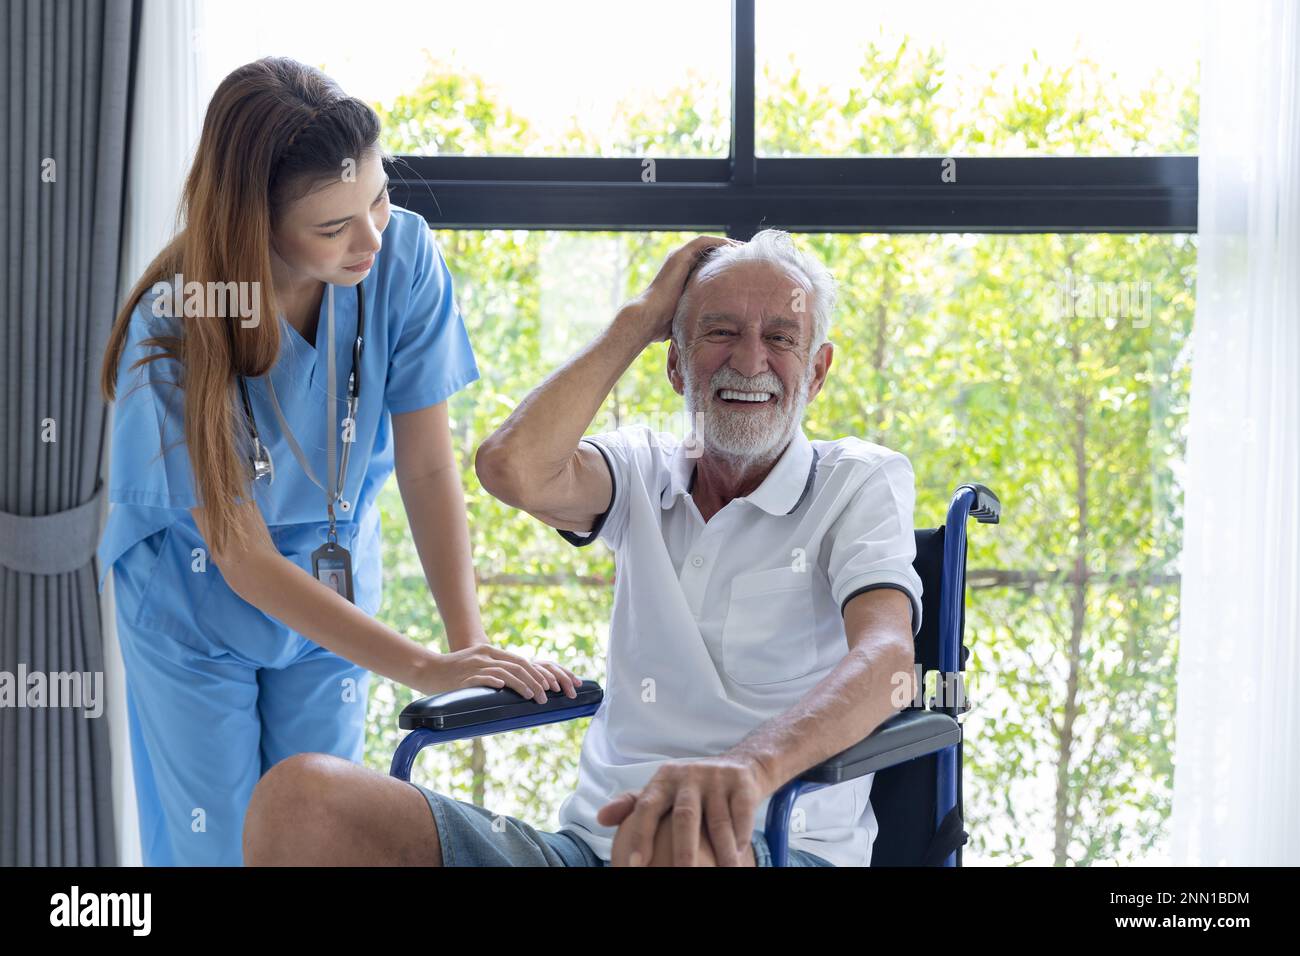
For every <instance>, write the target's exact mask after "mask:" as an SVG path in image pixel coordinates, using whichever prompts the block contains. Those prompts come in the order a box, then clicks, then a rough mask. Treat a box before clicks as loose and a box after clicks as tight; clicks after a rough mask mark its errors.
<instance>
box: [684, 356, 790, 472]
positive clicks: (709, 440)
mask: <svg viewBox="0 0 1300 956" xmlns="http://www.w3.org/2000/svg"><path fill="white" fill-rule="evenodd" d="M812 375H813V363H812V362H811V361H809V363H808V367H807V369H806V370H805V371H804V376H803V381H801V382H800V383H799V389H798V394H797V395H796V396H795V400H794V403H793V404H792V405H791V406H790V407H789V409H788V410H783V408H782V404H781V403H782V401H783V400H784V398H785V395H784V394H783V389H782V386H781V382H780V379H778V378H777V377H776V375H774V374H773V373H771V372H767V373H765V374H763V375H758V376H755V377H754V378H750V379H746V378H744V377H743V376H741V375H739V374H737V373H736V372H735V371H734V370H733V369H730V368H728V367H727V366H723V367H722V368H720V369H718V371H717V372H715V373H714V375H713V379H712V381H710V382H709V383H708V384H707V385H705V384H704V383H702V382H699V381H697V380H696V379H695V377H694V376H693V375H692V373H691V370H690V365H689V363H685V362H684V363H683V364H682V384H683V386H684V388H683V391H684V392H685V393H686V412H687V416H688V419H689V420H690V422H691V423H692V424H693V426H694V428H695V435H694V436H693V440H695V441H698V442H700V443H701V444H702V445H703V446H704V448H705V449H707V450H708V451H709V452H710V453H711V454H714V455H717V456H719V457H721V458H726V459H729V460H731V461H733V462H736V463H737V464H740V465H742V466H748V465H755V464H765V463H767V462H770V461H775V460H776V459H777V458H778V457H779V456H780V454H781V452H782V451H783V450H784V449H785V447H786V445H788V444H789V443H790V439H791V438H793V437H794V433H795V431H796V430H797V429H798V428H799V427H800V426H801V425H802V424H803V416H804V411H805V409H806V408H807V406H808V386H809V384H811V382H812ZM719 388H737V389H741V390H747V391H761V392H772V393H773V394H774V395H776V398H777V401H776V403H775V404H772V405H769V406H766V407H764V408H763V409H762V410H746V409H741V408H733V407H732V406H729V405H727V404H725V403H724V402H721V401H715V400H714V398H713V396H714V394H715V393H716V392H717V390H718V389H719Z"/></svg>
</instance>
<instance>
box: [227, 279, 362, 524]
mask: <svg viewBox="0 0 1300 956" xmlns="http://www.w3.org/2000/svg"><path fill="white" fill-rule="evenodd" d="M362 285H363V283H362V282H358V283H357V337H356V340H355V341H354V342H353V343H352V371H351V372H350V373H349V374H348V395H347V400H348V416H347V418H346V419H344V421H343V425H344V427H345V428H346V427H347V426H348V425H349V424H353V423H355V422H356V415H357V402H358V399H359V398H360V396H361V353H362V350H363V348H364V345H365V340H364V335H365V329H366V297H365V293H364V292H363V290H362ZM327 291H328V292H329V293H331V294H332V292H333V289H332V288H331V289H329V290H327ZM331 301H332V299H331ZM329 349H330V355H329V362H330V368H331V374H332V369H333V363H334V343H333V341H332V340H331V341H330V343H329ZM267 381H268V383H269V382H270V378H269V377H268V379H267ZM239 391H240V394H241V396H242V397H243V400H244V414H245V415H246V416H247V417H248V431H249V435H250V437H251V438H252V444H253V453H252V454H251V455H250V456H249V461H250V462H251V463H252V466H253V481H254V482H257V481H260V480H261V479H263V478H265V479H266V483H267V484H268V485H269V484H272V483H273V482H274V481H275V462H274V461H272V459H271V450H270V449H269V448H267V447H266V445H265V444H264V443H263V442H262V439H261V437H260V436H259V435H258V433H257V419H256V417H255V416H254V415H253V403H252V402H251V401H250V400H249V398H248V383H247V381H245V379H244V376H243V375H240V376H239ZM270 394H271V401H272V403H273V405H274V407H275V411H276V415H277V417H278V418H279V419H280V425H281V427H282V428H283V429H284V432H285V438H286V439H287V440H288V442H289V447H290V449H291V450H292V451H293V453H294V454H295V455H296V456H297V457H298V460H299V462H300V463H301V464H302V465H303V467H304V469H305V470H306V471H307V473H308V474H309V475H311V467H310V465H309V464H308V463H307V460H306V457H305V456H304V455H303V454H302V451H301V449H300V448H299V447H298V443H297V441H296V440H295V439H294V437H293V432H292V431H291V430H290V429H289V428H288V423H287V422H285V420H284V415H283V413H282V412H281V411H280V403H279V401H278V400H277V399H276V398H275V391H274V387H272V388H271V391H270ZM334 400H335V399H334V394H333V393H332V392H331V393H330V395H329V399H328V401H329V403H330V407H331V408H333V407H334ZM353 427H355V425H354V424H353ZM331 440H332V439H331ZM351 450H352V442H350V441H344V442H343V453H342V454H341V455H340V456H339V466H338V477H337V480H336V482H335V484H334V489H333V500H331V501H330V503H329V508H330V518H331V524H332V521H333V504H334V502H335V501H337V502H338V504H339V509H340V510H341V511H349V510H351V507H352V505H351V503H350V502H348V501H347V500H345V499H343V479H344V476H346V475H347V471H348V453H349V452H350V451H351ZM312 477H313V480H315V478H314V476H312Z"/></svg>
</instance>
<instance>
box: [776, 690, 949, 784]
mask: <svg viewBox="0 0 1300 956" xmlns="http://www.w3.org/2000/svg"><path fill="white" fill-rule="evenodd" d="M960 739H961V727H960V726H959V725H958V724H957V721H955V720H953V719H952V718H951V717H949V716H948V715H947V714H939V713H935V712H934V711H930V710H922V709H920V708H917V709H916V710H903V711H899V712H898V713H897V714H895V715H894V716H893V717H890V718H889V719H888V720H886V721H885V722H884V723H883V724H881V725H880V726H879V727H877V728H876V731H875V733H873V734H872V735H871V736H870V737H868V738H867V739H866V740H862V741H859V742H858V743H856V744H854V745H853V746H852V747H850V748H849V749H848V750H842V751H840V752H839V753H837V754H836V755H835V756H834V757H831V758H830V759H829V760H824V761H822V762H821V763H819V764H818V765H817V766H815V767H811V768H809V769H808V770H806V771H804V772H803V773H801V774H800V775H799V779H800V780H806V781H808V782H809V783H824V784H834V783H843V782H844V781H846V780H853V779H855V778H857V777H863V776H866V775H867V774H869V773H875V772H876V771H877V770H884V769H886V768H887V767H893V766H895V765H896V764H900V763H905V762H906V761H908V760H912V759H913V758H915V757H923V756H925V755H926V754H931V753H934V752H935V751H937V750H942V749H943V748H944V747H950V746H952V745H953V744H955V743H957V741H958V740H960Z"/></svg>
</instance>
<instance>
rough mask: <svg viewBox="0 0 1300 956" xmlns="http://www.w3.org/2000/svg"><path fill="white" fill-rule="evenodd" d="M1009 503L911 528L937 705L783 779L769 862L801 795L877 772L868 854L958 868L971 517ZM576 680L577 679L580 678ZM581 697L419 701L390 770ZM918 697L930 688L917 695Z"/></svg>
mask: <svg viewBox="0 0 1300 956" xmlns="http://www.w3.org/2000/svg"><path fill="white" fill-rule="evenodd" d="M1001 514H1002V505H1001V502H999V501H998V498H997V496H996V495H994V494H993V492H992V491H990V490H989V489H988V488H986V487H984V486H983V485H979V484H973V483H972V484H964V485H960V486H959V487H958V488H957V489H956V491H954V492H953V495H952V499H951V502H950V504H949V507H948V516H947V521H946V523H945V524H944V526H943V527H940V528H926V529H918V530H917V531H916V559H915V561H913V563H912V566H913V567H914V568H915V569H916V573H917V574H918V575H919V576H920V578H921V584H922V587H923V589H924V590H923V593H922V603H921V630H920V632H919V633H918V634H917V636H916V663H917V665H918V666H919V668H920V671H921V673H920V677H921V684H920V687H921V688H924V686H925V676H926V675H927V674H929V673H930V671H936V672H937V680H938V683H937V688H938V689H940V690H941V691H942V693H941V694H940V697H939V698H933V697H932V698H930V700H929V701H928V706H918V705H917V704H916V702H915V701H913V702H912V703H909V705H908V706H907V707H906V708H905V709H903V710H900V711H899V712H898V713H896V714H895V715H894V716H892V717H890V718H889V719H887V720H886V721H885V722H884V723H882V724H881V725H880V726H879V727H877V728H876V730H875V731H874V732H872V734H871V735H870V736H868V737H867V738H866V739H865V740H862V741H859V742H858V743H856V744H854V745H853V746H852V747H849V748H848V749H847V750H843V751H841V752H840V753H838V754H836V755H835V756H833V757H831V758H830V759H828V760H825V761H823V762H822V763H820V764H818V765H817V766H815V767H810V768H809V769H807V770H805V771H804V772H803V773H801V774H800V775H799V776H798V777H796V778H795V779H793V780H790V781H788V782H786V783H785V784H784V785H782V786H781V787H780V788H779V789H778V790H777V791H776V792H775V793H773V794H772V797H771V800H770V801H769V802H768V810H767V819H766V822H765V827H764V833H765V835H766V837H767V842H768V846H769V847H770V848H771V852H772V863H773V865H774V866H785V865H786V861H787V854H788V852H789V827H790V817H791V814H792V812H793V810H794V804H795V800H796V799H797V798H798V797H799V795H800V794H802V793H808V792H810V791H813V790H818V789H820V788H822V787H828V786H832V785H833V784H837V783H844V782H845V781H848V780H853V779H855V778H858V777H861V776H863V775H865V774H869V773H874V774H875V775H876V776H875V779H874V780H873V781H872V785H871V806H872V809H873V810H874V811H875V815H876V821H877V823H878V824H879V832H878V833H877V835H876V840H875V843H874V844H873V846H872V851H871V865H872V866H961V848H962V846H964V845H965V843H966V841H967V839H968V837H969V834H968V833H967V832H966V831H965V830H964V829H962V823H963V810H962V806H963V804H962V723H961V720H960V719H959V718H960V717H961V716H962V715H963V714H964V713H966V711H968V710H970V705H969V704H968V703H967V702H966V700H965V693H964V687H963V683H962V678H961V672H962V671H964V670H965V669H966V659H967V657H968V655H969V651H968V649H967V647H966V646H965V644H964V643H963V634H964V631H965V625H966V522H967V520H968V519H969V518H974V519H975V520H976V521H978V522H980V523H981V524H997V523H998V521H999V519H1000V518H1001ZM578 676H581V675H578ZM576 691H577V697H576V698H575V699H570V698H568V697H566V696H565V695H564V694H548V699H547V702H546V703H545V704H541V705H539V704H537V703H536V702H534V701H532V700H526V699H524V698H523V697H521V696H520V695H519V694H517V693H516V692H515V691H513V690H511V689H509V688H491V687H469V688H465V689H463V690H456V691H449V692H447V693H443V694H435V695H433V696H431V697H424V698H421V699H419V700H416V701H413V702H412V703H410V704H409V705H407V707H406V708H405V709H404V710H403V711H402V714H401V717H400V718H399V720H398V726H399V727H401V729H403V730H409V731H410V733H409V734H407V735H406V736H405V737H404V738H403V739H402V742H401V743H400V744H399V745H398V747H397V750H396V752H395V753H394V754H393V761H392V765H391V767H390V769H389V774H390V775H391V776H393V777H397V778H398V779H399V780H410V776H411V767H412V766H413V764H414V763H415V758H416V756H417V755H418V754H419V752H420V751H421V750H423V749H424V748H425V747H428V746H430V745H431V744H440V743H445V742H447V741H451V740H461V739H464V738H467V737H480V736H487V735H488V734H498V733H504V732H506V731H509V730H519V729H521V728H523V727H537V726H541V725H542V724H552V723H557V722H559V721H565V720H574V719H577V718H579V717H590V716H591V715H592V714H594V713H596V711H597V709H598V708H599V707H600V702H601V699H602V697H603V691H602V690H601V688H600V686H599V685H598V684H597V683H596V682H595V681H592V680H589V679H587V678H585V677H583V679H582V685H581V686H580V687H578V688H576ZM921 693H923V691H921Z"/></svg>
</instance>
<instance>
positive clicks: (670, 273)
mask: <svg viewBox="0 0 1300 956" xmlns="http://www.w3.org/2000/svg"><path fill="white" fill-rule="evenodd" d="M738 245H743V243H740V242H738V241H737V240H735V239H728V238H726V237H724V236H697V237H696V238H694V239H692V240H691V241H690V242H686V243H683V244H682V245H680V246H678V247H677V248H676V249H674V250H673V251H672V252H671V253H669V255H668V258H667V259H665V260H664V264H663V265H662V266H661V267H660V269H659V273H658V274H657V275H656V276H655V277H654V279H653V280H651V282H650V285H649V286H647V287H646V289H645V291H644V292H642V293H641V294H640V295H638V296H637V297H636V298H634V299H632V300H631V301H630V302H628V303H627V305H625V306H624V307H623V309H622V310H621V311H622V312H623V313H624V314H632V313H635V315H636V322H637V325H638V327H639V328H640V329H641V331H642V332H643V333H644V335H645V338H646V340H647V341H648V342H663V341H666V340H667V339H668V338H669V337H670V336H671V335H672V331H673V315H674V314H675V313H676V312H677V303H678V300H680V299H681V297H682V293H683V292H684V291H685V290H686V283H687V282H688V281H689V280H690V278H691V275H692V274H693V273H694V271H695V269H696V267H697V266H699V264H700V262H701V260H702V259H703V258H704V257H705V256H706V255H708V254H711V252H712V250H713V249H715V248H717V247H718V246H738Z"/></svg>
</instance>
